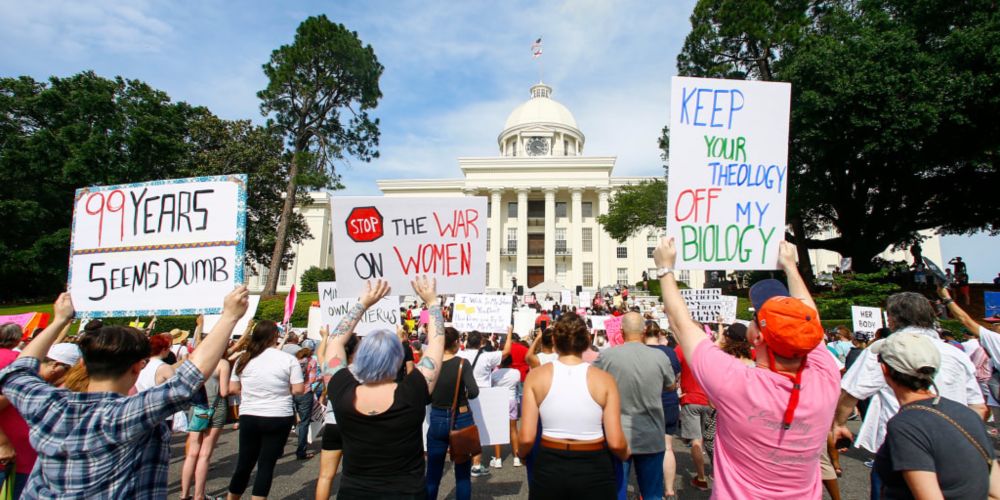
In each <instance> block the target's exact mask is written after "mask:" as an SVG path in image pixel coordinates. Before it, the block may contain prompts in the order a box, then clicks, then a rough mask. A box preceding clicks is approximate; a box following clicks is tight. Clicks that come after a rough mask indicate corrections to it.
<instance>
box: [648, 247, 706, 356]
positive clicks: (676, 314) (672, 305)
mask: <svg viewBox="0 0 1000 500" xmlns="http://www.w3.org/2000/svg"><path fill="white" fill-rule="evenodd" d="M653 261H654V262H656V267H657V269H658V271H657V273H660V272H661V271H659V270H663V271H664V274H663V275H662V276H660V289H661V290H662V293H663V310H664V311H665V312H666V313H667V318H668V319H669V320H670V327H671V328H672V329H673V330H674V334H675V335H676V337H677V342H678V343H679V344H680V345H681V349H682V350H683V351H684V357H685V358H687V359H691V358H692V357H693V353H694V348H695V347H697V346H698V344H699V343H700V342H701V341H702V340H705V339H707V338H708V336H706V335H705V331H704V330H702V329H701V328H700V327H699V326H698V324H697V323H695V322H694V320H693V319H691V313H690V312H689V311H688V308H687V304H686V303H685V302H684V298H683V297H681V291H680V289H679V288H677V280H675V279H674V264H675V263H676V261H677V248H676V247H675V246H674V239H673V238H661V239H660V244H659V245H657V246H656V250H654V251H653Z"/></svg>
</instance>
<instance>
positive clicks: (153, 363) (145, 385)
mask: <svg viewBox="0 0 1000 500" xmlns="http://www.w3.org/2000/svg"><path fill="white" fill-rule="evenodd" d="M165 364H166V363H164V362H163V360H162V359H160V358H149V363H146V366H145V367H144V368H143V369H142V371H141V372H139V378H137V379H135V390H136V391H137V392H142V391H145V390H146V389H151V388H153V386H155V385H156V369H157V368H159V367H160V366H162V365H165Z"/></svg>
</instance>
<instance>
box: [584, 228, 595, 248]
mask: <svg viewBox="0 0 1000 500" xmlns="http://www.w3.org/2000/svg"><path fill="white" fill-rule="evenodd" d="M582 250H583V251H584V252H593V251H594V228H591V227H585V228H583V249H582Z"/></svg>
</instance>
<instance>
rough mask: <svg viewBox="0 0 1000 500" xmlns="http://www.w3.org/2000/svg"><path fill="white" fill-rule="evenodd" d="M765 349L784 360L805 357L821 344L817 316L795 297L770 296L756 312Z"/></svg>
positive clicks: (819, 325) (821, 333) (821, 334)
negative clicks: (765, 345)
mask: <svg viewBox="0 0 1000 500" xmlns="http://www.w3.org/2000/svg"><path fill="white" fill-rule="evenodd" d="M757 326H758V327H759V328H760V332H761V334H762V335H763V337H764V343H765V344H767V348H768V349H769V350H771V351H773V352H774V353H775V354H777V355H778V356H781V357H783V358H804V357H805V356H806V355H807V354H809V352H810V351H812V350H813V349H815V348H816V346H817V345H819V343H820V342H822V341H823V326H822V325H821V324H820V322H819V314H817V313H816V311H815V310H814V309H813V308H811V307H809V306H807V305H806V304H805V303H803V302H802V301H801V300H799V299H796V298H795V297H771V298H770V299H768V300H767V301H766V302H764V305H762V306H761V308H760V310H758V311H757Z"/></svg>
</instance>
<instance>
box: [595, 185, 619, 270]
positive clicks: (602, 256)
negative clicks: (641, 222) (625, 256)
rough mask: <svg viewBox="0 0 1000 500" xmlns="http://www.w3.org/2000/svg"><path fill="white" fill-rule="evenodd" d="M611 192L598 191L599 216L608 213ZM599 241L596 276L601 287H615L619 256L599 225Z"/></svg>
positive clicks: (606, 189) (608, 190) (609, 238)
mask: <svg viewBox="0 0 1000 500" xmlns="http://www.w3.org/2000/svg"><path fill="white" fill-rule="evenodd" d="M609 192H610V189H609V188H600V189H598V191H597V209H598V212H597V213H598V214H600V215H604V214H607V213H608V194H609ZM597 234H598V236H597V237H598V239H599V240H600V243H601V244H600V253H598V254H597V258H596V259H594V260H595V261H596V262H595V263H594V265H595V266H596V267H597V269H596V270H595V274H596V276H599V278H598V281H600V285H601V286H608V285H613V284H614V282H615V276H614V274H615V267H616V264H617V262H618V260H617V259H618V256H617V255H616V252H615V244H614V242H613V241H612V240H611V237H610V236H608V233H607V232H606V231H604V226H601V225H600V224H598V230H597Z"/></svg>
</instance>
